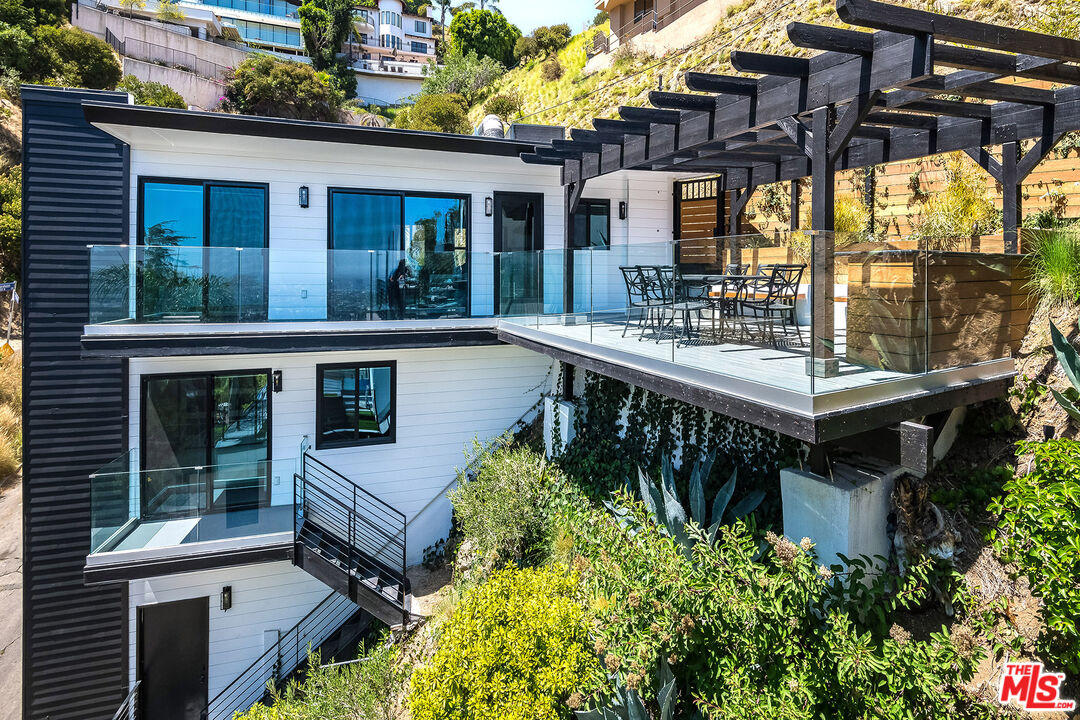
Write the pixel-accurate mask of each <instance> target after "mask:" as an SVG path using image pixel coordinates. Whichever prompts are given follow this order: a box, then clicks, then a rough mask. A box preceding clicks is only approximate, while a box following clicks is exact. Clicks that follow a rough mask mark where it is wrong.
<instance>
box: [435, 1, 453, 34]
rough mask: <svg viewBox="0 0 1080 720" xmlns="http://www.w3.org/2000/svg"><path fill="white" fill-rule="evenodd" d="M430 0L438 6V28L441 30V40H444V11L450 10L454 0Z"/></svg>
mask: <svg viewBox="0 0 1080 720" xmlns="http://www.w3.org/2000/svg"><path fill="white" fill-rule="evenodd" d="M432 2H433V3H434V4H435V7H437V8H439V28H440V29H441V30H442V39H443V42H446V13H448V12H450V8H451V6H452V5H453V4H454V0H432Z"/></svg>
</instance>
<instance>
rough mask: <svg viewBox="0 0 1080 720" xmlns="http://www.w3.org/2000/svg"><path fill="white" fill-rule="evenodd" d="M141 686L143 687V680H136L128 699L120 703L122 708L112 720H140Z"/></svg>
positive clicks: (119, 708) (118, 709)
mask: <svg viewBox="0 0 1080 720" xmlns="http://www.w3.org/2000/svg"><path fill="white" fill-rule="evenodd" d="M140 685H142V680H136V681H135V684H134V685H132V686H131V690H129V691H128V694H127V697H125V698H124V702H122V703H120V707H118V708H117V709H116V713H115V714H114V715H113V716H112V720H138V718H139V686H140Z"/></svg>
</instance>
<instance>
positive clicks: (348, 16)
mask: <svg viewBox="0 0 1080 720" xmlns="http://www.w3.org/2000/svg"><path fill="white" fill-rule="evenodd" d="M353 6H354V2H353V0H306V2H304V3H303V4H302V5H301V6H300V9H299V10H298V11H297V12H298V14H299V15H300V34H301V35H303V37H304V48H305V49H306V50H307V54H308V56H309V57H311V66H312V67H313V68H315V69H316V70H321V71H325V72H328V73H330V75H332V76H333V77H334V83H335V87H336V88H337V89H338V90H340V91H341V92H342V93H343V94H344V95H345V97H353V96H355V95H356V73H354V72H353V71H352V69H350V68H349V66H348V64H347V63H346V62H345V60H344V58H342V57H340V53H341V46H342V44H343V43H344V42H345V39H346V38H348V37H349V33H350V32H351V31H352V29H353Z"/></svg>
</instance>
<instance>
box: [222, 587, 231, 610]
mask: <svg viewBox="0 0 1080 720" xmlns="http://www.w3.org/2000/svg"><path fill="white" fill-rule="evenodd" d="M231 608H232V585H226V586H225V587H223V588H221V611H222V612H228V611H229V610H230V609H231Z"/></svg>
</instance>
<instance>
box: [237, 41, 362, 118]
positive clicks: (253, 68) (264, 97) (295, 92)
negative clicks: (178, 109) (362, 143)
mask: <svg viewBox="0 0 1080 720" xmlns="http://www.w3.org/2000/svg"><path fill="white" fill-rule="evenodd" d="M344 100H345V98H344V96H343V94H342V93H341V92H340V91H338V90H336V89H334V88H333V87H331V83H330V76H329V75H327V74H326V73H320V72H316V71H315V70H314V69H313V68H312V67H311V66H310V65H305V64H303V63H298V62H291V61H285V60H278V59H276V58H274V57H271V56H270V55H256V56H254V57H251V58H248V59H247V60H245V61H244V62H242V63H240V65H239V66H238V67H237V68H236V70H234V71H233V73H232V77H231V78H230V79H229V82H228V85H227V86H226V88H225V99H224V101H223V102H222V104H221V107H222V109H223V110H225V111H228V112H238V113H240V114H242V115H268V116H271V117H284V118H292V119H295V120H322V121H326V122H336V121H337V120H338V119H339V118H340V114H341V106H342V103H343V102H344Z"/></svg>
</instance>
